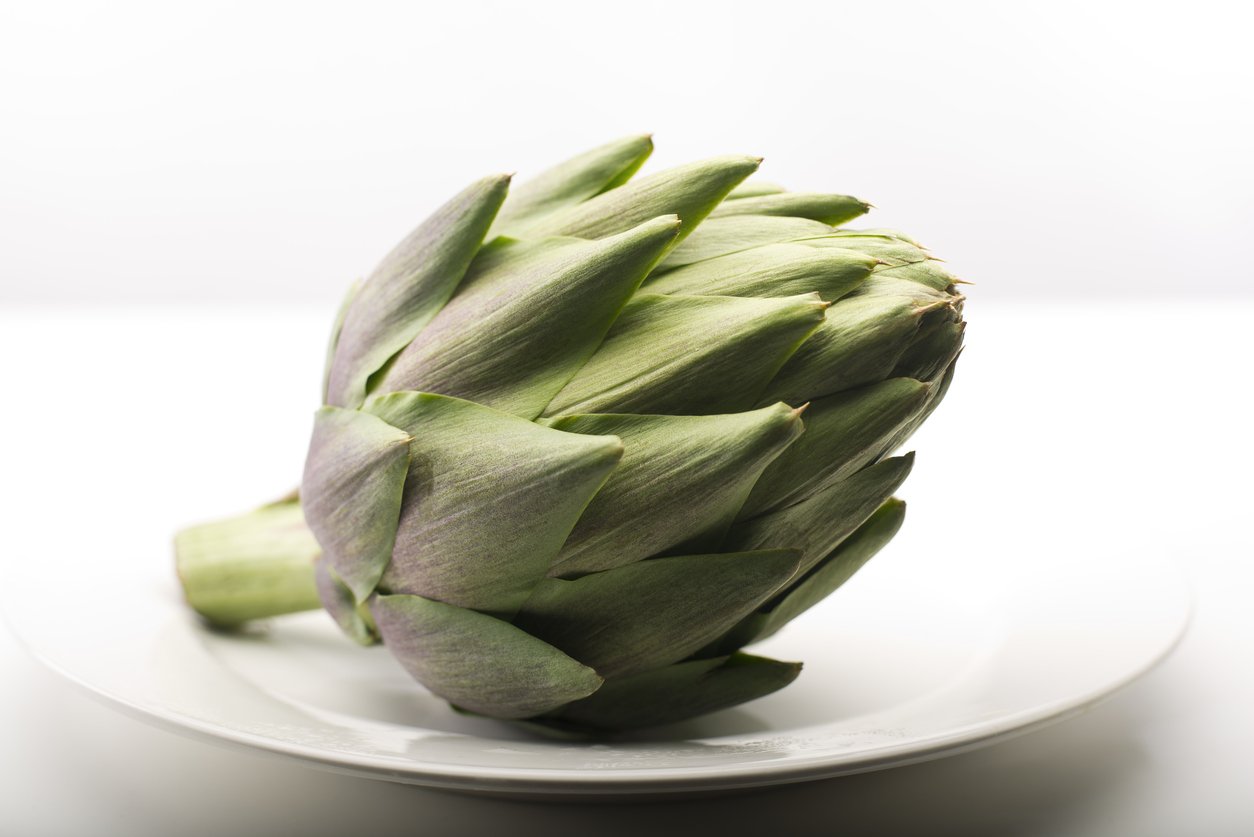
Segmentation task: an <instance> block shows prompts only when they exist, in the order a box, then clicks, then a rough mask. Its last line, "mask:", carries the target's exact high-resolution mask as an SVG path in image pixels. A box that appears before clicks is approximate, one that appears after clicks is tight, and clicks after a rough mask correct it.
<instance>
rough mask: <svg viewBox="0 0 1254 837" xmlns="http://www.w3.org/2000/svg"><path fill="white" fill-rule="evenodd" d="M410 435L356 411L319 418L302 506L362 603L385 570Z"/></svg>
mask: <svg viewBox="0 0 1254 837" xmlns="http://www.w3.org/2000/svg"><path fill="white" fill-rule="evenodd" d="M409 442H410V439H409V434H407V433H405V432H404V431H403V430H399V429H397V428H396V427H395V426H393V425H390V424H388V423H387V422H386V421H384V420H382V419H380V418H378V417H377V416H372V415H370V414H368V413H362V412H359V411H357V410H344V409H340V408H339V407H323V408H322V409H321V410H319V411H318V412H317V413H316V414H315V416H314V429H313V437H312V438H311V439H310V442H309V455H308V456H307V457H306V458H305V474H304V477H303V479H302V480H301V490H300V492H301V502H302V505H303V507H304V513H305V520H306V522H307V523H308V525H309V528H310V530H311V531H312V532H313V533H314V536H315V537H316V538H317V539H318V543H319V544H321V545H322V552H323V556H324V558H325V559H326V561H328V562H329V563H330V566H331V567H332V568H334V570H335V573H336V575H337V576H338V577H339V578H340V579H342V581H343V583H344V585H345V586H346V587H347V588H348V589H349V590H350V591H352V594H353V596H354V598H355V600H356V601H357V602H362V601H365V600H366V598H367V597H369V596H370V594H371V593H373V592H374V589H375V586H376V585H377V584H378V582H379V578H380V577H381V576H382V575H383V572H384V570H385V569H386V568H387V564H388V561H389V560H390V559H391V555H392V545H393V542H394V540H395V537H396V527H397V521H398V519H399V517H400V513H401V494H402V492H403V491H404V488H405V480H406V472H407V471H408V469H409Z"/></svg>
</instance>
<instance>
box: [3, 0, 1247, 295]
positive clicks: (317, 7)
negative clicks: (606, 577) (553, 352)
mask: <svg viewBox="0 0 1254 837" xmlns="http://www.w3.org/2000/svg"><path fill="white" fill-rule="evenodd" d="M0 9H2V10H0V85H2V86H0V103H2V105H3V111H2V113H0V120H2V121H3V129H2V130H0V300H3V301H36V300H37V301H53V302H59V303H61V302H71V303H86V304H98V303H105V302H118V301H126V302H130V301H137V300H143V301H148V300H197V301H201V300H216V301H224V302H239V303H241V304H248V303H251V302H258V301H283V302H285V303H288V304H291V303H295V302H309V303H315V304H331V303H332V302H334V301H336V300H338V298H339V295H340V293H341V291H342V289H343V288H344V287H346V283H347V282H349V281H350V280H351V279H353V278H354V277H356V276H358V275H361V274H363V273H366V272H368V271H369V270H370V268H371V267H373V265H374V264H375V262H376V261H377V260H378V259H379V258H380V257H381V256H382V254H383V253H384V252H386V251H387V249H388V248H390V247H391V245H392V244H393V243H394V242H395V241H396V240H397V239H399V238H400V237H401V236H402V235H403V234H404V233H405V232H406V231H408V229H410V228H411V227H412V226H414V225H415V224H416V223H417V222H418V221H419V220H421V219H422V218H423V217H424V215H425V214H426V212H427V211H428V210H430V209H432V208H434V207H435V206H436V205H438V204H439V203H441V202H442V201H443V200H444V199H445V198H446V197H448V196H449V195H451V194H452V193H454V192H455V191H457V190H458V189H459V188H461V186H463V185H464V184H466V183H467V182H469V181H470V180H472V179H474V178H477V177H479V176H481V175H483V174H485V173H490V172H494V171H517V172H518V173H519V175H520V176H521V177H525V176H527V174H528V173H531V172H536V171H538V170H540V169H541V168H543V167H544V166H546V165H549V164H551V163H553V162H555V161H557V160H559V159H562V158H564V157H566V156H568V155H571V154H574V153H577V152H578V151H581V150H583V149H584V148H586V147H589V146H592V145H596V144H599V143H601V142H604V141H606V140H608V139H611V138H614V137H617V136H620V135H624V134H629V133H636V132H644V131H652V132H654V133H655V136H656V142H657V146H658V150H657V152H656V154H655V157H654V164H653V165H668V164H673V163H678V162H682V161H686V160H689V159H693V158H697V157H701V156H707V155H713V154H720V153H726V152H738V153H751V154H758V155H762V156H765V157H766V163H765V165H764V167H763V170H762V176H764V177H767V178H770V179H773V180H778V181H780V182H782V183H783V184H785V185H787V186H789V187H790V188H794V189H819V190H833V191H842V192H848V193H852V194H855V195H857V196H859V197H862V198H864V199H865V200H869V201H871V202H872V203H874V204H875V205H876V206H877V207H879V210H878V211H877V212H875V213H873V214H872V216H871V217H870V219H868V223H872V224H875V225H881V226H896V227H899V228H902V229H905V230H907V231H909V232H910V233H911V234H912V235H914V236H915V237H917V238H919V239H920V240H922V241H923V242H924V243H925V244H927V245H928V246H930V247H931V248H932V249H934V250H935V251H937V252H938V254H939V255H941V256H942V257H944V258H946V259H947V260H948V261H949V263H950V265H951V266H952V268H953V269H954V270H955V271H956V272H957V273H958V274H959V275H961V276H963V277H965V278H967V279H969V280H972V281H975V282H977V283H978V284H979V286H980V289H979V297H980V298H984V299H990V300H991V299H996V298H1033V299H1038V300H1039V299H1044V298H1049V299H1077V298H1087V297H1090V296H1106V297H1119V298H1131V297H1140V296H1143V295H1146V294H1152V295H1156V296H1160V297H1182V296H1183V297H1195V296H1198V295H1250V294H1251V293H1254V282H1252V281H1251V268H1250V267H1249V261H1248V260H1247V259H1245V258H1244V249H1245V243H1246V241H1247V240H1248V236H1249V231H1250V229H1251V226H1252V224H1251V221H1252V220H1254V164H1252V163H1251V159H1250V154H1251V148H1254V104H1252V102H1254V92H1252V91H1254V61H1252V60H1251V58H1250V44H1249V37H1250V29H1251V25H1250V24H1251V13H1250V11H1249V9H1250V7H1249V6H1248V4H1243V3H1235V2H1234V3H1227V4H1225V3H1205V2H1190V3H1173V4H1167V3H1152V2H1151V3H1126V4H1125V3H1092V2H1086V3H1067V2H1043V3H918V4H903V3H894V2H875V3H835V2H830V0H827V1H826V2H814V3H808V2H805V3H803V2H786V1H785V0H770V2H754V3H747V2H726V1H725V2H718V3H713V2H710V3H703V2H685V3H681V2H651V0H635V2H631V3H615V4H609V3H594V2H529V3H520V2H499V3H493V2H457V3H408V4H400V3H395V4H377V3H351V4H349V3H342V4H324V3H313V2H310V3H293V4H274V3H264V2H215V3H204V4H196V5H195V6H193V5H192V4H179V3H131V2H111V3H70V4H67V3H56V2H52V3H6V4H4V5H3V6H2V7H0Z"/></svg>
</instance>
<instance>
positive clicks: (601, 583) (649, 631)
mask: <svg viewBox="0 0 1254 837" xmlns="http://www.w3.org/2000/svg"><path fill="white" fill-rule="evenodd" d="M799 558H800V553H799V552H798V551H797V550H795V549H774V550H764V551H758V552H733V553H721V554H714V555H684V556H678V557H673V558H653V559H650V560H648V561H641V562H639V563H636V564H628V565H627V566H625V567H618V568H616V569H612V570H606V571H605V572H600V573H594V574H592V575H586V576H584V577H582V578H578V579H575V580H573V581H566V580H562V579H555V578H550V579H546V580H545V581H543V582H541V583H540V584H539V585H537V586H536V589H535V592H534V593H533V594H532V596H531V598H530V599H528V600H527V602H526V604H524V605H523V608H522V610H520V611H519V613H518V616H517V618H516V619H515V620H514V624H516V625H517V626H518V627H519V628H521V629H523V630H524V631H527V632H528V633H530V634H534V635H535V636H538V637H540V638H541V639H543V640H545V641H546V642H548V643H550V644H552V645H554V646H556V647H557V648H560V649H562V650H563V651H565V652H566V653H567V654H569V655H570V656H572V657H574V658H575V659H576V660H579V661H580V662H582V663H584V664H585V665H589V666H592V668H594V669H596V670H597V672H598V673H599V674H601V676H603V677H607V678H608V677H618V676H623V675H627V674H634V673H636V672H640V671H648V670H649V669H654V668H660V667H661V666H665V665H670V664H671V663H676V662H679V661H680V660H682V659H684V658H685V657H687V656H688V655H690V654H692V653H693V652H694V651H696V650H697V649H699V648H701V647H703V646H705V645H706V644H707V643H709V642H710V641H711V640H713V639H715V638H717V637H719V636H721V635H722V634H724V633H725V632H726V631H727V630H728V629H729V628H730V627H731V626H733V625H735V624H736V623H737V622H738V621H740V620H741V619H743V618H744V617H745V616H746V615H748V614H749V613H752V612H753V611H754V610H756V609H757V608H758V607H759V606H760V605H761V604H762V603H763V602H765V601H766V600H768V599H769V598H770V597H771V596H772V595H774V594H775V593H776V592H777V591H778V590H779V589H780V588H781V587H782V586H783V585H784V584H785V583H787V581H788V579H790V578H792V576H793V574H794V573H795V572H796V569H797V563H798V560H799Z"/></svg>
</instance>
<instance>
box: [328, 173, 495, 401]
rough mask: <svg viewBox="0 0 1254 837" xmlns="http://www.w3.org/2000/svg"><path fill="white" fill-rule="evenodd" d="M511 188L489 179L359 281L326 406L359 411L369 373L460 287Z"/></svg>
mask: <svg viewBox="0 0 1254 837" xmlns="http://www.w3.org/2000/svg"><path fill="white" fill-rule="evenodd" d="M508 189H509V177H508V176H506V175H497V176H495V177H485V178H484V179H482V180H480V181H478V182H476V183H474V184H472V185H471V186H470V187H469V188H467V189H465V190H464V191H463V192H461V193H460V194H459V195H457V196H456V197H454V198H453V199H452V200H450V201H449V202H448V203H446V204H444V205H443V206H442V207H440V208H439V209H437V210H436V211H435V213H434V214H433V215H432V216H431V217H430V218H428V219H427V220H426V221H423V222H422V223H421V224H420V225H419V226H418V228H417V229H415V230H414V231H413V232H411V233H410V234H409V235H408V236H406V237H405V239H404V240H402V241H401V243H400V244H398V245H396V247H395V248H394V249H393V250H392V252H391V253H389V254H388V255H387V256H386V257H384V259H383V261H382V262H381V263H380V264H379V266H378V267H376V268H375V269H374V272H373V273H371V274H370V277H369V278H368V279H367V280H366V281H365V282H364V283H363V284H362V286H361V290H359V291H358V292H357V293H356V295H355V297H354V299H353V300H352V302H351V304H350V305H349V307H348V310H347V311H346V312H345V314H344V323H343V326H342V328H341V330H340V335H339V338H338V342H337V346H336V349H335V355H334V357H333V359H332V361H331V368H330V371H329V373H328V375H327V386H326V395H327V403H328V404H331V405H332V406H337V407H357V406H360V405H361V403H362V401H363V400H365V397H366V384H367V381H368V380H369V379H370V376H371V375H373V374H374V373H375V372H377V371H378V370H379V369H380V368H382V367H383V365H384V364H385V363H387V361H388V359H389V358H391V357H392V355H394V354H396V353H397V352H399V351H400V350H401V349H403V348H405V346H406V345H408V344H409V341H411V340H413V339H414V337H416V336H417V335H418V333H419V332H420V331H422V329H423V326H425V325H426V324H427V323H428V322H430V321H431V319H432V318H433V317H434V316H435V315H436V313H437V312H438V311H439V310H440V308H442V307H443V306H444V303H445V302H447V301H448V299H449V297H451V296H452V295H453V291H454V290H455V289H456V288H457V285H458V283H459V282H461V279H462V276H463V275H465V273H466V268H468V267H469V266H470V262H471V259H472V258H473V257H474V255H475V253H476V252H477V251H478V249H479V245H480V244H481V243H482V242H483V238H484V235H485V234H486V233H487V231H488V227H489V226H491V224H492V219H493V218H494V217H496V213H497V210H498V209H499V208H500V206H501V202H502V201H504V200H505V194H506V192H507V191H508Z"/></svg>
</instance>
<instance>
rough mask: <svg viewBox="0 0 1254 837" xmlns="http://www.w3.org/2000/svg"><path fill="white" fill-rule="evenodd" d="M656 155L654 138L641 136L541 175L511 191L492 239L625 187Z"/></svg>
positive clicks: (568, 162)
mask: <svg viewBox="0 0 1254 837" xmlns="http://www.w3.org/2000/svg"><path fill="white" fill-rule="evenodd" d="M652 153H653V138H652V137H651V136H650V135H648V134H638V135H636V136H630V137H623V138H622V139H619V140H615V141H614V142H610V143H606V144H605V145H602V146H600V147H598V148H594V149H592V150H591V151H586V152H584V153H583V154H580V155H579V156H577V157H572V158H571V159H569V160H567V161H565V162H563V163H559V164H558V165H556V166H553V167H552V168H550V169H547V170H546V171H543V172H541V173H540V174H538V175H536V176H535V177H533V178H532V179H530V180H528V181H527V182H526V183H523V184H521V185H519V186H516V187H514V188H513V189H512V190H510V194H509V197H508V198H507V199H506V201H505V205H504V206H502V207H501V211H500V213H499V214H498V215H497V217H496V223H495V224H494V225H493V227H492V234H489V236H488V237H489V238H491V237H492V235H493V234H496V233H504V234H506V235H509V234H510V231H511V229H513V228H515V227H518V226H521V225H522V224H525V223H527V222H528V221H533V220H535V219H536V218H540V217H543V216H544V215H547V214H549V213H551V212H553V211H555V210H558V209H564V208H566V207H569V206H574V205H576V204H579V203H582V202H583V201H586V200H588V198H591V197H594V196H596V195H599V194H601V193H602V192H605V191H608V190H610V189H613V188H615V187H616V186H621V185H622V184H624V183H626V182H627V181H628V180H630V179H631V176H632V175H633V174H635V173H636V171H637V170H639V168H640V167H641V166H642V165H644V161H645V160H647V159H649V155H650V154H652ZM658 214H659V215H660V214H662V213H658Z"/></svg>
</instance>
